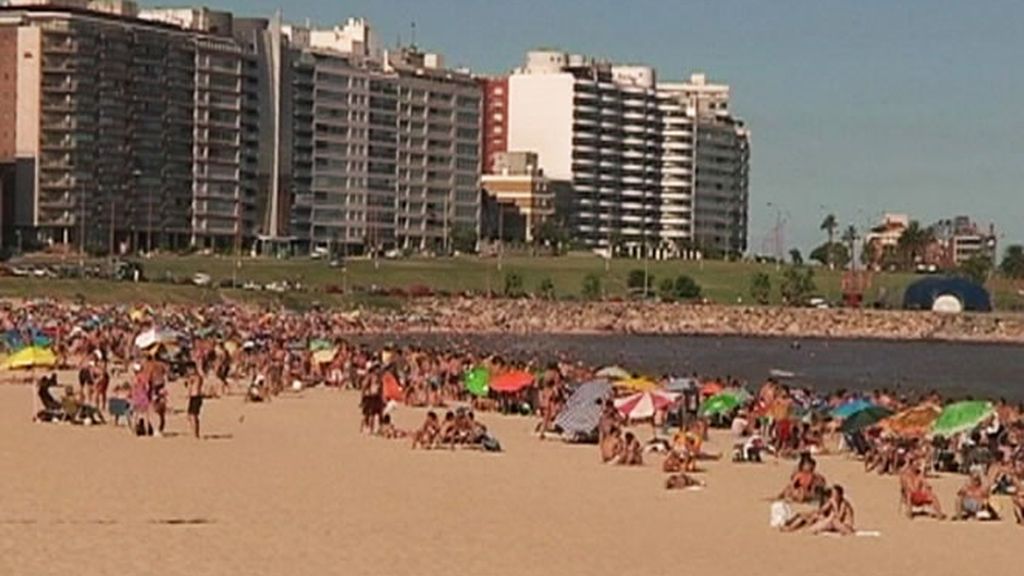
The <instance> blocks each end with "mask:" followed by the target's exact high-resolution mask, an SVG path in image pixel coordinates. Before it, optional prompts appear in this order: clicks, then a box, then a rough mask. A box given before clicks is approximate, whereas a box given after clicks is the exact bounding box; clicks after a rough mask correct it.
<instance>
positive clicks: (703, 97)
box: [658, 74, 750, 254]
mask: <svg viewBox="0 0 1024 576" xmlns="http://www.w3.org/2000/svg"><path fill="white" fill-rule="evenodd" d="M658 93H659V97H660V100H661V107H662V112H663V114H662V121H663V127H662V130H663V138H664V144H663V148H664V156H663V158H662V176H663V178H662V203H661V214H662V236H663V237H664V238H666V239H669V240H671V241H672V242H679V241H680V240H683V241H684V244H687V245H689V246H690V247H692V248H695V249H697V250H701V251H703V252H717V253H720V254H739V253H742V252H743V251H745V250H746V248H747V220H748V217H747V209H748V197H747V193H748V191H747V188H748V170H749V161H750V134H749V132H748V130H747V128H746V126H745V124H744V123H743V121H742V120H739V119H737V118H735V117H734V116H732V115H731V113H730V112H729V87H728V86H726V85H723V84H711V83H708V81H707V77H706V76H705V75H704V74H693V75H691V76H690V79H689V81H688V82H681V83H659V84H658ZM687 223H688V224H689V234H683V231H685V230H686V224H687Z"/></svg>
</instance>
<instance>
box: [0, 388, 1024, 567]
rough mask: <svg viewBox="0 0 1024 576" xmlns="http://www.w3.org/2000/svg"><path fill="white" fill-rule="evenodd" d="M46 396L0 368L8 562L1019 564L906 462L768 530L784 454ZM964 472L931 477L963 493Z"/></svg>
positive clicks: (1015, 548)
mask: <svg viewBox="0 0 1024 576" xmlns="http://www.w3.org/2000/svg"><path fill="white" fill-rule="evenodd" d="M31 398H32V396H31V388H29V387H27V386H14V385H5V386H0V574H3V575H8V574H10V575H21V574H26V575H28V574H31V575H36V574H69V575H75V576H88V575H92V574H113V573H118V574H160V575H162V574H167V575H175V574H189V575H207V574H209V575H214V574H217V575H222V574H246V575H251V574H274V575H276V574H289V575H302V574H316V575H321V574H346V575H349V574H390V575H402V574H417V575H429V574H441V573H448V574H479V575H488V576H489V575H495V576H499V575H505V574H508V575H529V574H560V575H564V574H588V575H597V574H615V575H633V574H647V575H654V574H679V573H686V574H751V575H759V574H782V573H786V574H791V575H794V576H802V575H810V574H828V575H846V574H851V575H852V574H879V575H885V574H928V575H930V576H936V575H944V574H951V575H952V574H958V575H962V574H975V573H981V572H982V571H983V570H986V571H987V573H988V574H996V575H1001V574H1019V573H1020V572H1019V570H1020V568H1019V565H1020V564H1019V563H1020V559H1021V548H1020V546H1021V543H1022V542H1024V528H1020V527H1017V526H1015V525H1013V524H1012V522H1007V521H1004V522H1000V523H992V524H978V523H952V522H945V523H940V522H936V521H932V520H925V519H922V520H916V521H913V522H911V521H908V520H906V519H905V518H903V517H902V516H900V515H899V514H898V513H897V485H896V480H895V479H894V478H880V477H878V476H875V475H870V476H869V475H865V474H864V473H863V471H862V469H861V466H860V464H859V463H856V462H853V461H850V460H847V459H845V458H843V457H824V458H822V459H821V460H820V468H821V470H822V472H823V473H824V474H826V476H827V477H828V478H829V480H830V481H838V482H841V483H843V484H845V485H846V486H847V492H848V495H849V497H850V499H851V501H852V502H853V503H854V505H855V507H856V513H857V524H858V526H859V527H860V528H861V529H864V530H875V531H878V532H880V536H878V537H855V538H846V539H841V538H829V537H814V536H811V535H807V534H792V535H784V534H779V533H777V532H775V531H773V530H771V529H770V528H769V527H768V513H769V510H768V509H769V503H768V500H767V497H768V496H769V495H771V494H773V493H775V492H777V491H778V490H779V488H780V487H781V486H782V485H783V484H784V482H785V479H786V478H787V476H788V474H789V472H790V471H791V466H792V464H791V463H789V462H782V463H778V464H776V463H771V462H769V463H766V464H763V465H736V464H732V463H730V462H716V463H711V464H710V465H709V466H708V470H707V472H706V473H705V474H703V475H702V476H703V477H704V478H705V479H706V480H707V482H708V483H709V487H708V489H706V490H703V491H693V492H691V491H684V492H672V493H669V492H666V491H665V490H663V489H662V487H661V486H662V481H663V476H662V474H661V473H660V472H659V467H658V466H656V465H655V464H656V463H658V462H659V461H658V460H652V461H650V462H649V463H648V465H647V466H645V467H644V468H642V469H622V468H615V467H608V466H603V465H601V464H600V463H599V461H598V456H597V452H596V448H595V447H591V446H570V445H564V444H562V443H560V442H557V441H549V442H540V441H538V440H537V439H536V438H535V437H533V436H531V435H530V430H531V429H532V427H533V425H534V421H533V420H532V419H526V418H506V417H500V416H496V415H489V414H484V415H481V419H482V420H483V421H484V422H485V423H486V424H487V425H488V426H489V427H490V428H491V429H492V431H494V432H495V433H496V435H497V436H498V437H499V438H500V440H501V442H502V444H503V445H504V447H505V449H506V452H505V453H503V454H488V453H481V452H475V451H468V450H467V451H461V450H460V451H455V452H450V451H434V452H419V451H417V452H413V451H410V450H409V446H408V444H407V442H406V441H386V440H382V439H376V438H369V437H365V436H361V435H360V434H358V432H357V429H358V415H357V409H356V406H357V402H358V399H357V397H356V395H355V394H353V393H348V392H337V391H331V390H311V391H306V392H303V393H301V394H299V395H296V396H289V397H283V398H281V399H278V400H275V401H274V402H273V403H270V404H265V405H253V404H245V403H243V402H242V400H241V399H240V398H239V397H230V398H227V399H222V400H211V401H209V402H208V403H207V406H206V410H205V413H204V433H206V434H208V435H210V436H209V437H208V438H207V439H206V440H203V441H195V440H193V439H192V438H190V437H188V436H187V435H186V421H185V417H184V414H182V413H176V414H174V415H172V416H171V418H170V424H169V431H170V432H172V433H174V434H175V435H173V436H172V437H169V438H134V437H132V436H131V435H129V433H128V432H127V431H126V430H125V429H124V428H113V427H110V426H97V427H76V426H70V425H53V424H33V423H32V422H31V421H30V410H31V406H32V400H31ZM174 405H175V406H176V407H178V408H180V407H182V406H183V402H182V400H181V398H180V396H177V397H176V398H175V399H174ZM421 418H422V412H420V411H416V410H412V409H409V408H404V407H403V408H399V410H398V412H397V415H396V420H397V422H398V424H399V425H401V426H403V427H407V428H411V427H413V426H414V425H416V424H418V423H419V421H420V419H421ZM640 433H641V434H642V435H643V437H647V434H649V430H648V429H642V428H641V429H640ZM725 443H726V442H725V439H724V437H722V436H717V435H716V437H715V438H714V439H713V441H712V443H711V444H712V446H711V447H712V449H714V448H715V447H716V445H717V447H718V448H719V449H720V448H721V447H722V445H724V444H725ZM958 483H959V479H958V478H944V479H940V480H937V485H938V488H939V491H940V494H942V495H943V498H944V502H946V503H947V505H948V507H952V498H953V492H954V490H955V488H956V486H957V485H958Z"/></svg>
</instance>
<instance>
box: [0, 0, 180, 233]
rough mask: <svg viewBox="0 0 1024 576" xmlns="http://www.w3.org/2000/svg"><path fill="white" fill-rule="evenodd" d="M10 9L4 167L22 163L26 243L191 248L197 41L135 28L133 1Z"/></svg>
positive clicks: (17, 197)
mask: <svg viewBox="0 0 1024 576" xmlns="http://www.w3.org/2000/svg"><path fill="white" fill-rule="evenodd" d="M13 4H14V5H8V6H5V7H2V8H0V37H2V38H4V39H5V42H4V43H2V44H0V45H2V46H3V48H4V49H5V50H7V51H8V53H7V54H5V55H4V58H3V60H4V61H5V62H7V63H8V68H9V75H8V76H7V77H6V78H5V80H4V82H7V83H10V84H12V85H13V86H14V87H15V90H14V93H15V97H14V98H13V99H3V100H2V101H0V105H2V106H6V107H8V108H9V109H7V110H2V111H0V115H3V116H5V117H8V118H12V119H13V127H14V129H13V131H10V132H6V133H5V135H6V138H7V139H8V140H9V141H10V140H13V157H7V158H3V159H2V160H4V161H7V162H13V163H14V165H15V172H16V175H15V189H14V200H13V204H14V206H13V211H14V215H13V224H14V226H15V227H16V228H17V230H18V232H19V234H22V235H24V240H25V242H26V243H27V244H31V243H36V242H38V243H42V244H47V243H63V244H70V245H77V246H83V245H84V246H86V247H88V248H89V249H92V250H103V249H106V248H107V247H114V246H115V245H119V244H122V243H127V244H130V245H132V246H135V247H142V248H145V247H147V246H156V245H170V244H177V245H183V244H185V243H187V242H188V239H189V237H190V235H191V231H192V230H191V228H192V223H191V221H190V218H189V206H190V204H191V203H192V150H193V129H192V126H193V114H194V90H195V86H194V84H195V57H194V49H193V41H192V38H191V36H190V35H189V34H188V33H186V32H184V31H182V30H181V29H179V28H177V27H173V26H168V25H165V24H161V23H155V22H146V21H141V20H139V19H137V18H136V15H137V10H136V8H135V6H134V4H133V3H131V2H115V1H107V2H92V3H89V2H85V1H74V0H63V1H49V2H47V1H39V0H37V1H35V2H15V3H13ZM18 4H24V5H18ZM11 50H13V55H12V54H11V53H10V51H11ZM10 72H13V73H10ZM7 144H10V142H7ZM0 148H3V149H4V150H6V152H7V154H8V155H9V154H10V151H11V147H10V146H5V147H0Z"/></svg>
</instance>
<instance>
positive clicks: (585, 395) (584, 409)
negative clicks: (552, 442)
mask: <svg viewBox="0 0 1024 576" xmlns="http://www.w3.org/2000/svg"><path fill="white" fill-rule="evenodd" d="M611 395H612V385H611V383H610V382H608V381H607V380H603V379H602V380H591V381H589V382H584V383H583V384H580V386H579V388H577V389H576V391H575V392H573V394H572V396H569V399H568V400H567V401H566V402H565V408H563V409H562V411H561V412H559V413H558V415H557V416H555V425H556V426H558V427H559V428H561V429H562V431H563V432H568V433H570V434H592V433H593V432H594V430H596V429H597V423H598V422H599V421H600V420H601V412H602V410H603V409H604V402H605V400H607V399H608V398H610V397H611Z"/></svg>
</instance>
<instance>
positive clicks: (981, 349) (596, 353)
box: [359, 334, 1024, 402]
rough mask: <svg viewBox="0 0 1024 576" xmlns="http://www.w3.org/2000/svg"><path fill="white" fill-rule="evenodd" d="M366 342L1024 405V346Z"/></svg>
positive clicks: (608, 338) (443, 338)
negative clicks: (933, 393) (777, 378)
mask: <svg viewBox="0 0 1024 576" xmlns="http://www.w3.org/2000/svg"><path fill="white" fill-rule="evenodd" d="M359 340H360V341H364V342H367V343H371V344H376V345H383V344H385V343H392V344H400V345H404V344H417V345H420V346H427V347H432V348H449V347H453V346H454V347H457V348H461V349H471V350H474V351H477V352H481V353H497V354H500V355H503V356H506V357H509V358H516V359H524V358H531V357H535V358H538V359H541V360H550V359H554V358H557V357H567V358H571V359H574V360H580V361H583V362H586V363H587V364H590V365H594V366H607V365H613V364H614V365H619V366H622V367H623V368H625V369H627V370H629V371H631V372H634V373H638V374H643V375H649V376H655V377H657V376H661V375H665V374H668V375H673V376H690V375H692V374H697V375H699V376H701V377H710V376H716V377H725V376H729V377H732V378H738V379H740V380H741V381H743V382H745V383H747V384H750V385H757V384H759V383H760V382H762V381H763V380H764V379H765V378H768V377H769V376H771V375H773V374H776V375H779V374H782V375H783V376H784V378H783V380H785V381H787V382H790V383H792V384H794V385H798V386H808V387H810V388H813V389H816V390H821V391H832V390H839V389H850V390H853V389H856V390H874V389H880V388H885V389H888V390H895V391H897V392H901V393H907V394H920V393H922V392H927V391H931V390H936V391H938V392H940V393H942V394H943V395H947V396H951V397H957V398H986V399H993V400H995V399H999V398H1005V399H1007V400H1009V401H1012V402H1024V346H1022V345H1016V344H987V343H985V344H980V343H959V342H942V341H888V340H849V339H819V338H802V339H795V340H794V339H790V338H777V337H744V336H661V335H630V334H587V335H582V334H562V335H559V334H537V335H506V334H459V335H454V336H453V335H447V334H396V335H391V336H388V335H375V336H366V337H363V338H360V339H359Z"/></svg>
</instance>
